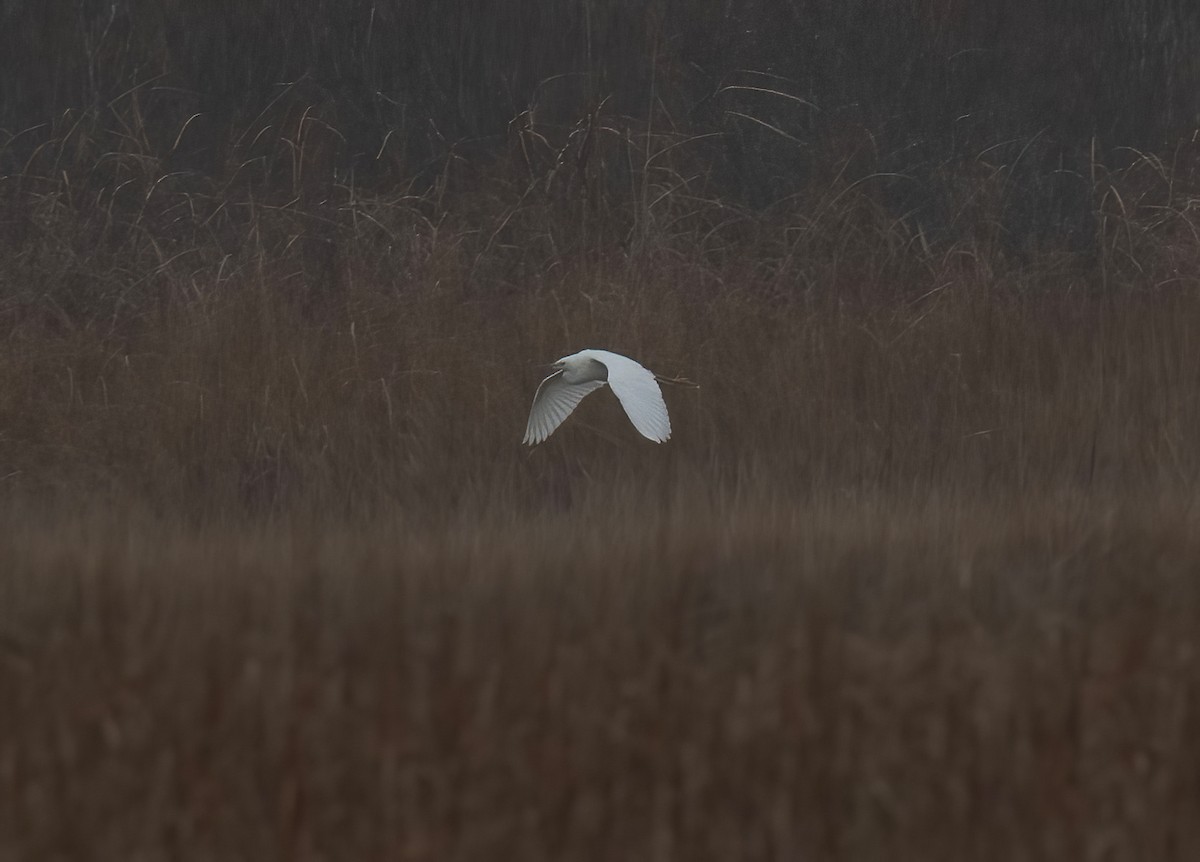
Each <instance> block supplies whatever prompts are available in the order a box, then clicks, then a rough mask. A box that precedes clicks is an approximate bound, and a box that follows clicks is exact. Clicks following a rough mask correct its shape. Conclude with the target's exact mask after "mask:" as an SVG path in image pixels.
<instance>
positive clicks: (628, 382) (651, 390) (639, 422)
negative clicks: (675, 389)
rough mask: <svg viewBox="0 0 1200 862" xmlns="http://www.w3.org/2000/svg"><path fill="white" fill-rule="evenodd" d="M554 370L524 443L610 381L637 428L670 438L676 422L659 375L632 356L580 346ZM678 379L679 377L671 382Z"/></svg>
mask: <svg viewBox="0 0 1200 862" xmlns="http://www.w3.org/2000/svg"><path fill="white" fill-rule="evenodd" d="M552 367H553V368H554V373H553V374H551V375H550V376H549V377H547V378H546V379H545V380H543V381H542V383H541V385H540V386H538V389H537V394H536V395H534V396H533V408H532V409H531V410H530V411H529V423H528V424H527V425H526V426H525V439H524V441H523V442H525V443H528V444H529V445H530V446H534V445H537V444H538V443H541V442H542V441H543V440H545V439H546V438H547V437H549V436H550V435H551V434H553V433H554V429H555V428H557V427H558V426H559V425H561V424H562V423H563V420H564V419H566V418H567V417H568V416H570V415H571V411H572V410H574V409H575V407H576V406H577V405H578V404H579V402H580V401H582V400H583V396H585V395H587V394H588V393H589V392H594V391H596V390H597V389H600V388H601V387H603V386H604V384H605V383H607V384H608V385H609V386H611V387H612V391H613V393H614V394H615V395H616V396H617V400H618V401H620V402H621V406H622V407H624V408H625V415H626V416H628V417H629V421H630V422H632V423H633V427H634V428H636V429H637V430H638V432H639V433H640V434H641V435H642V436H643V437H645V438H646V439H647V440H653V441H654V442H655V443H662V442H664V441H665V440H667V439H668V438H669V437H670V436H671V420H670V418H669V417H668V416H667V405H666V404H664V403H663V397H662V390H661V389H659V388H658V380H659V379H667V380H668V381H669V378H659V377H658V376H657V375H656V374H655V373H654V372H653V371H649V370H647V369H645V368H643V367H642V366H641V365H639V364H638V363H636V362H634V361H633V360H632V359H630V358H629V357H628V356H622V355H621V354H619V353H611V352H610V351H607V350H581V351H579V352H578V353H574V354H572V355H571V356H564V357H563V358H562V359H560V360H558V361H557V362H555V363H554V365H553V366H552ZM669 382H674V381H669Z"/></svg>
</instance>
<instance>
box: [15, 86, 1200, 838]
mask: <svg viewBox="0 0 1200 862" xmlns="http://www.w3.org/2000/svg"><path fill="white" fill-rule="evenodd" d="M135 95H136V94H135ZM131 98H132V96H131ZM110 108H112V110H114V111H120V112H121V113H120V116H121V118H122V124H121V125H120V128H119V131H114V129H113V128H112V127H109V126H106V125H105V124H104V123H102V122H101V117H99V116H98V115H96V114H79V115H72V116H67V117H65V118H63V119H62V120H61V122H59V123H58V124H51V125H49V126H47V127H46V128H43V129H41V130H40V131H37V132H36V134H38V135H41V138H40V143H38V145H37V146H36V147H34V148H33V149H32V153H31V154H30V155H29V156H28V158H26V159H24V160H23V161H22V165H23V167H22V168H21V169H20V170H19V171H14V172H12V173H9V174H6V175H4V176H3V177H0V218H2V219H3V224H4V232H3V243H4V247H3V255H0V297H2V300H0V301H2V305H0V325H2V331H3V335H4V338H3V340H2V341H0V468H2V469H0V498H2V499H0V523H2V524H3V530H2V531H0V570H2V571H3V573H4V574H3V577H0V703H2V704H4V707H3V709H0V855H11V856H13V857H22V858H45V859H54V858H61V859H67V858H72V859H73V858H99V859H107V858H121V859H127V858H163V857H180V858H222V859H231V858H246V859H263V858H272V857H278V858H305V859H309V858H312V859H316V858H352V859H362V858H407V859H439V860H440V859H496V858H515V859H556V860H561V859H575V858H605V859H633V858H662V859H669V858H675V859H688V860H693V859H708V858H711V859H730V858H763V859H766V858H822V859H825V858H828V859H834V858H853V859H862V858H878V859H884V858H887V859H895V858H913V859H917V858H919V859H963V858H973V859H986V858H996V859H1012V858H1127V859H1145V858H1155V859H1168V858H1180V859H1183V858H1193V856H1194V851H1195V849H1196V847H1197V844H1198V843H1200V840H1198V839H1200V836H1198V835H1197V832H1196V825H1195V819H1194V818H1193V817H1192V816H1191V815H1192V812H1194V810H1195V809H1196V806H1197V804H1200V787H1198V785H1197V780H1196V776H1197V775H1200V769H1198V768H1197V767H1200V758H1198V756H1197V754H1198V752H1197V750H1196V743H1195V734H1194V733H1192V732H1191V728H1192V727H1194V726H1195V723H1196V721H1197V720H1198V718H1200V716H1198V713H1197V702H1198V701H1197V697H1198V696H1200V686H1198V681H1197V670H1196V649H1197V636H1196V632H1197V631H1200V595H1198V593H1197V586H1196V581H1195V573H1196V571H1197V569H1198V568H1200V548H1198V547H1197V544H1196V538H1195V537H1196V535H1197V532H1196V527H1197V524H1196V512H1195V508H1194V502H1195V492H1194V488H1195V484H1196V478H1197V470H1198V469H1200V446H1198V444H1197V439H1198V438H1197V436H1196V433H1195V429H1196V428H1197V427H1200V415H1198V414H1200V401H1198V396H1197V382H1198V381H1200V341H1198V340H1197V338H1196V331H1197V328H1196V324H1197V321H1198V320H1200V313H1198V312H1200V307H1198V303H1200V299H1198V298H1197V296H1196V294H1195V278H1196V276H1197V266H1198V263H1200V240H1198V239H1197V236H1198V233H1197V230H1196V216H1195V207H1194V197H1195V189H1194V187H1193V184H1194V179H1193V178H1192V177H1191V174H1190V173H1188V170H1187V167H1186V165H1185V164H1182V162H1181V163H1180V164H1179V165H1176V166H1172V167H1168V166H1167V165H1166V164H1165V163H1164V162H1163V161H1162V160H1160V159H1157V158H1155V157H1153V156H1150V155H1139V156H1138V157H1137V158H1135V159H1133V160H1132V161H1131V162H1130V163H1129V164H1127V165H1126V166H1123V167H1121V168H1119V169H1117V168H1112V169H1109V168H1107V167H1106V166H1104V165H1103V164H1101V163H1100V162H1099V161H1097V162H1096V163H1094V164H1093V165H1092V166H1091V170H1090V171H1089V177H1088V182H1089V183H1090V193H1089V199H1090V200H1091V202H1092V210H1091V212H1092V215H1093V216H1094V221H1093V223H1094V224H1095V228H1096V233H1095V236H1094V237H1093V238H1092V241H1090V242H1089V243H1088V248H1087V249H1086V250H1085V251H1083V252H1080V251H1079V250H1077V249H1073V248H1071V247H1068V246H1067V245H1065V244H1061V245H1060V244H1055V243H1054V242H1053V240H1051V239H1047V240H1046V241H1044V242H1043V243H1042V244H1041V246H1039V247H1038V248H1036V249H1033V250H1032V251H1031V250H1030V248H1029V247H1028V246H1023V247H1020V248H1016V247H1014V245H1013V244H1011V243H1010V242H1008V241H1007V240H1006V235H1005V229H1004V228H1003V215H1004V210H1005V207H1006V206H1007V205H1008V202H1009V200H1010V199H1009V198H1008V197H1006V195H1007V194H1008V191H1007V189H1008V185H1007V183H1008V179H1007V177H1008V176H1009V175H1010V174H1011V167H1012V166H1011V165H1009V166H1005V165H999V166H997V165H995V164H993V163H990V162H989V161H988V160H987V159H988V157H987V156H984V155H981V156H980V158H979V159H978V160H977V161H976V162H975V163H974V164H973V165H971V166H969V169H962V168H955V169H954V170H953V172H954V173H955V176H954V182H955V183H957V184H958V185H956V186H955V188H956V189H957V191H958V194H959V197H958V200H959V201H960V203H961V205H960V206H959V207H958V208H957V209H956V210H955V212H957V215H956V216H955V218H956V219H957V220H958V221H957V222H956V224H957V226H958V228H959V229H958V230H956V231H954V236H955V237H957V238H956V239H953V240H946V239H944V238H943V239H938V238H937V237H933V236H931V235H927V233H926V232H925V231H924V229H923V228H922V227H921V226H920V224H919V222H916V221H913V220H911V219H906V218H903V217H898V216H896V215H895V214H894V210H893V208H892V206H891V205H890V203H889V186H888V185H887V183H888V182H889V180H888V178H887V177H883V176H875V175H874V174H868V175H867V176H865V177H859V178H855V179H851V178H849V177H848V176H845V175H843V174H842V173H839V172H832V173H830V174H829V176H828V177H827V178H826V179H823V180H814V181H813V183H812V184H811V185H810V186H809V187H807V188H806V190H805V192H804V193H803V194H801V195H796V196H793V197H791V198H789V199H786V200H783V201H780V202H778V203H776V204H775V205H774V206H772V207H769V208H766V209H764V210H754V211H751V210H748V209H747V208H745V207H744V206H741V205H735V204H733V203H730V202H728V201H726V200H725V199H723V198H722V197H721V196H720V195H718V194H716V193H715V192H714V191H713V189H712V188H711V187H710V186H709V185H708V183H707V180H706V178H705V177H704V175H703V172H702V171H699V170H698V169H697V166H698V165H700V164H702V162H703V159H700V158H699V157H697V156H696V155H695V154H693V153H692V152H691V151H690V149H689V147H690V146H691V145H692V143H693V140H692V138H689V137H688V136H687V135H684V134H682V133H679V132H677V131H675V130H673V129H670V127H669V126H667V125H664V124H659V125H657V126H656V125H655V124H653V123H641V124H639V123H637V122H635V121H634V120H632V119H631V118H626V117H620V116H615V115H606V114H604V113H603V112H597V113H594V114H590V115H588V116H585V117H584V118H583V119H581V120H579V122H578V123H577V124H575V125H565V126H562V127H556V128H547V127H542V126H539V125H537V123H536V121H535V120H533V119H530V118H526V120H525V121H522V122H524V123H525V124H524V125H522V122H517V123H515V125H514V126H512V127H510V135H511V138H510V143H511V144H512V146H511V148H510V151H509V152H508V153H507V154H502V155H500V156H499V157H497V158H496V159H494V160H492V161H480V160H472V159H469V158H467V157H466V156H464V155H461V154H458V155H451V156H447V158H446V159H445V160H444V162H443V163H442V164H441V166H440V173H439V177H440V178H439V179H438V180H437V181H436V182H434V183H432V184H431V185H429V186H428V187H426V188H421V189H419V190H418V189H417V188H416V186H415V185H405V184H403V183H400V184H396V185H390V186H389V185H387V184H386V183H381V184H380V185H379V186H377V187H364V186H359V185H355V184H353V183H351V182H348V181H345V178H339V177H338V176H336V175H335V172H334V171H333V170H332V169H330V166H329V163H325V162H322V161H321V158H322V157H321V156H320V153H321V146H320V145H319V138H320V136H321V135H326V136H327V137H330V136H332V137H336V135H337V134H338V133H337V132H336V130H334V129H333V128H332V127H330V126H327V125H322V124H319V123H314V124H308V125H306V123H305V122H304V121H303V120H302V119H298V118H297V119H295V122H294V124H292V125H288V124H287V123H281V124H280V125H279V126H278V128H277V129H275V130H274V131H272V132H270V133H267V132H263V131H262V130H261V128H259V127H254V128H255V129H257V131H254V134H250V132H251V131H253V129H247V130H246V131H247V134H246V135H242V136H239V138H238V139H239V140H246V141H250V142H251V143H250V144H247V145H246V148H245V151H244V152H242V153H241V154H240V157H241V158H244V161H242V162H240V163H237V164H234V165H233V169H232V172H231V173H228V174H224V175H222V174H220V173H216V174H211V175H210V174H201V173H198V172H190V171H182V172H172V171H171V170H169V169H168V163H169V161H170V142H169V141H168V142H167V143H166V144H162V143H156V142H155V141H154V140H153V139H152V138H153V136H151V135H149V134H147V133H144V131H143V126H140V125H139V121H138V117H139V116H140V115H139V113H138V110H137V105H136V104H132V103H130V104H126V103H120V104H118V105H116V107H113V106H110ZM602 126H603V128H601V127H602ZM272 128H275V127H272ZM589 129H590V130H591V132H590V133H591V134H592V135H593V143H592V144H589V147H591V149H588V150H587V153H588V156H587V158H586V159H584V158H583V157H582V155H581V154H582V152H583V151H584V150H583V143H582V141H583V140H585V139H586V137H587V135H588V134H589ZM656 129H657V130H656ZM321 130H324V131H321ZM184 133H185V130H184V129H182V128H181V129H180V131H179V134H180V135H183V134H184ZM168 137H170V136H168ZM177 142H178V138H176V143H177ZM9 146H10V147H15V146H16V145H15V144H13V142H12V141H10V142H9ZM164 147H166V151H165V152H164ZM255 148H258V149H255ZM1183 161H1186V159H1184V160H1183ZM947 170H950V169H949V168H948V169H947ZM252 173H253V174H255V176H258V177H259V178H260V180H261V181H260V180H255V181H253V182H251V181H250V180H247V179H245V177H246V176H247V175H249V174H252ZM614 177H615V179H614ZM239 178H240V179H239ZM264 178H265V179H264ZM614 189H615V190H616V191H614ZM583 346H598V347H606V348H611V349H615V350H619V351H622V352H626V353H629V354H630V355H633V356H635V357H637V358H638V359H639V360H641V361H643V362H645V363H646V364H647V365H648V366H650V367H651V368H654V369H655V370H657V371H659V372H661V373H664V374H668V375H682V376H686V377H688V378H690V379H693V380H696V381H698V382H699V383H700V388H699V389H698V390H692V389H687V388H668V389H667V391H666V393H665V394H666V397H667V399H668V404H669V408H670V410H671V414H672V420H673V426H674V429H675V433H674V436H673V438H672V440H671V441H670V443H668V444H666V445H664V446H661V447H655V446H652V445H650V444H648V443H646V442H645V441H643V440H641V439H640V438H638V437H637V435H636V434H635V432H633V430H632V429H631V428H630V427H629V426H628V423H627V421H626V420H625V419H624V417H623V416H622V415H621V413H620V410H619V407H618V406H617V405H616V403H615V401H614V400H613V399H612V398H611V397H609V396H608V393H599V394H598V395H596V396H593V397H592V398H591V399H589V400H588V401H587V402H585V403H584V404H583V405H582V406H581V408H580V409H579V411H578V412H577V414H576V415H575V416H573V417H572V418H571V420H570V421H569V422H568V423H567V424H566V425H565V426H564V427H563V428H561V429H560V430H559V431H558V432H557V433H556V434H555V435H554V436H553V437H552V438H551V439H550V441H549V442H548V443H547V444H545V445H544V446H542V447H539V448H538V449H536V450H534V451H532V452H531V451H529V450H526V449H524V448H522V447H521V446H520V443H519V441H520V438H521V432H522V429H523V426H524V421H525V415H526V411H527V409H528V405H529V401H530V398H531V397H532V393H533V391H534V389H535V387H536V385H537V382H538V380H539V377H540V369H539V368H538V367H537V366H538V365H539V364H542V363H545V362H548V361H551V360H553V359H554V358H556V357H558V356H560V355H562V354H565V353H568V352H571V351H573V350H576V349H579V348H580V347H583Z"/></svg>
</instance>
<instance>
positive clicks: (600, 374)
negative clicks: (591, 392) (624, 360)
mask: <svg viewBox="0 0 1200 862" xmlns="http://www.w3.org/2000/svg"><path fill="white" fill-rule="evenodd" d="M562 377H563V380H564V381H566V382H567V383H590V382H591V381H593V380H607V379H608V369H607V368H606V367H605V365H604V363H603V362H599V361H597V360H595V359H591V358H586V359H572V360H571V361H569V362H566V363H564V364H563V370H562Z"/></svg>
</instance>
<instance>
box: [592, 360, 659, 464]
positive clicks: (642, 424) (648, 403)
mask: <svg viewBox="0 0 1200 862" xmlns="http://www.w3.org/2000/svg"><path fill="white" fill-rule="evenodd" d="M588 355H590V356H591V357H592V358H594V359H597V360H599V361H600V362H603V363H604V364H605V366H607V368H608V385H609V386H611V387H612V391H613V392H614V393H615V394H616V396H617V398H618V399H620V401H621V406H622V407H624V408H625V415H627V416H628V417H629V421H630V422H632V423H633V427H634V428H636V429H637V430H638V431H639V432H640V433H641V435H642V436H643V437H645V438H647V439H649V440H653V441H654V442H655V443H662V442H664V441H666V440H668V439H670V437H671V419H670V417H669V416H667V405H666V404H665V403H663V397H662V390H661V389H659V388H658V381H657V380H655V379H654V372H652V371H649V370H647V369H645V368H643V367H642V366H641V365H639V364H638V363H636V362H634V361H633V360H632V359H630V358H629V357H628V356H622V355H621V354H619V353H612V352H610V351H608V350H591V351H588Z"/></svg>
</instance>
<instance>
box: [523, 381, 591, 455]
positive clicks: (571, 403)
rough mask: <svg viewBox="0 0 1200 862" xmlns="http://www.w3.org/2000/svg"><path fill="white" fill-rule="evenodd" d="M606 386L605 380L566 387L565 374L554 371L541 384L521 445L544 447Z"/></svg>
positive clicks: (567, 385)
mask: <svg viewBox="0 0 1200 862" xmlns="http://www.w3.org/2000/svg"><path fill="white" fill-rule="evenodd" d="M603 385H604V381H603V380H589V381H587V382H586V383H567V382H566V381H565V380H563V379H562V372H561V371H555V372H554V373H553V374H551V375H550V376H549V377H547V378H546V379H545V380H543V381H542V383H541V385H540V386H538V389H537V394H536V395H534V396H533V408H532V409H531V410H530V411H529V423H528V424H527V425H526V426H525V439H524V440H523V441H522V442H524V443H528V444H529V445H530V446H535V445H537V444H538V443H541V442H542V441H543V440H545V439H546V438H547V437H549V436H550V435H551V434H553V433H554V429H555V428H557V427H558V426H559V425H561V424H562V423H563V420H564V419H566V418H567V417H568V416H570V415H571V411H572V410H574V409H575V407H576V406H577V405H578V404H579V402H580V401H582V400H583V396H585V395H587V394H588V393H589V392H594V391H595V390H597V389H599V388H600V387H601V386H603Z"/></svg>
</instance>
